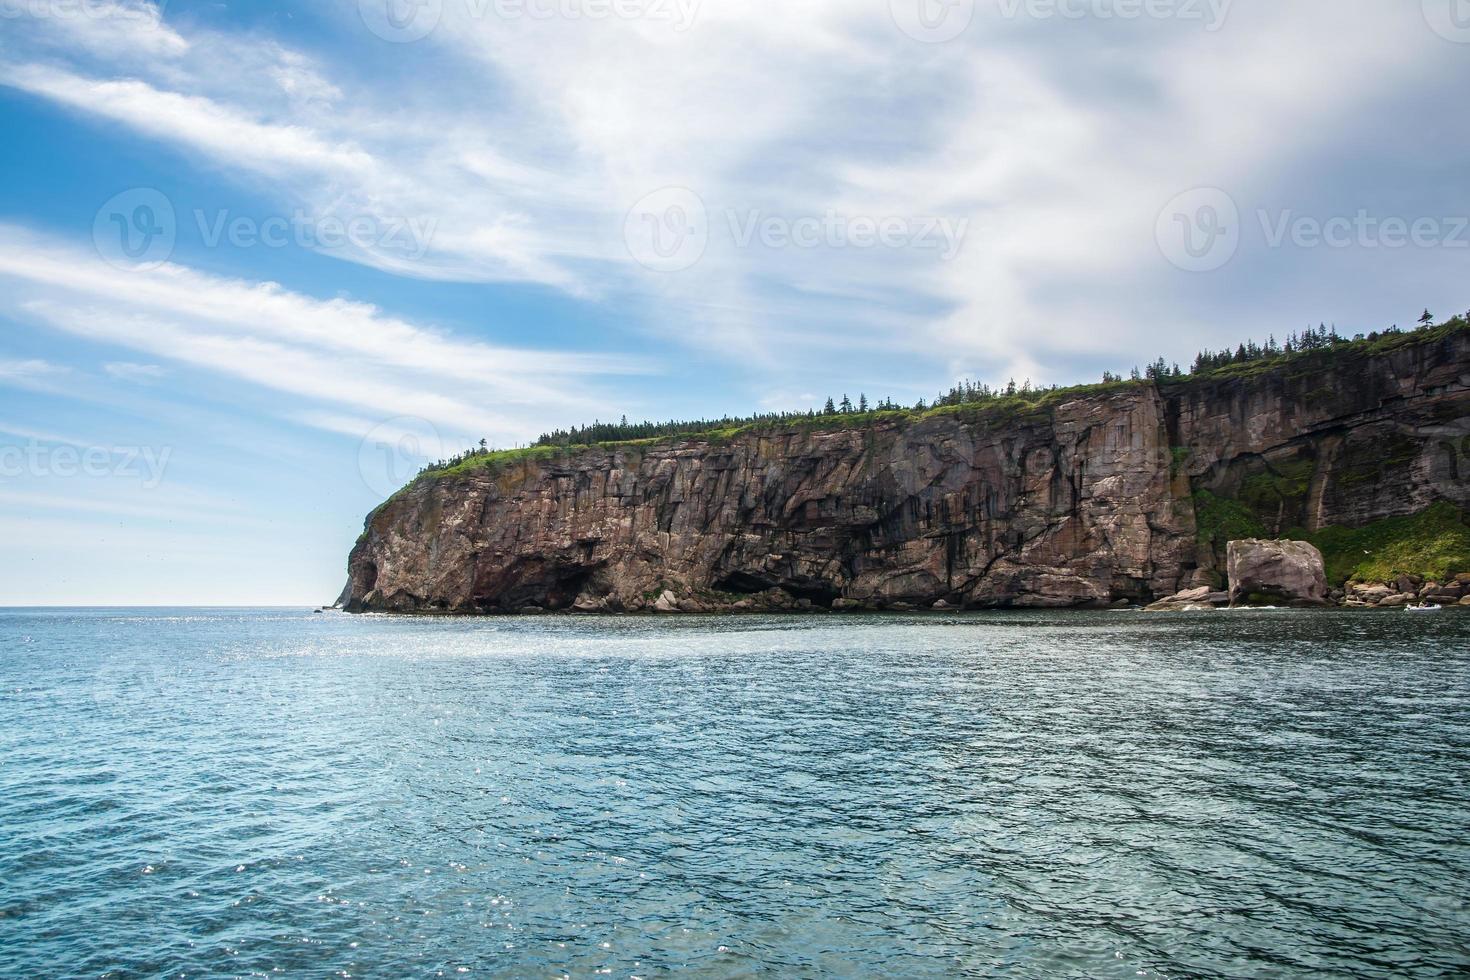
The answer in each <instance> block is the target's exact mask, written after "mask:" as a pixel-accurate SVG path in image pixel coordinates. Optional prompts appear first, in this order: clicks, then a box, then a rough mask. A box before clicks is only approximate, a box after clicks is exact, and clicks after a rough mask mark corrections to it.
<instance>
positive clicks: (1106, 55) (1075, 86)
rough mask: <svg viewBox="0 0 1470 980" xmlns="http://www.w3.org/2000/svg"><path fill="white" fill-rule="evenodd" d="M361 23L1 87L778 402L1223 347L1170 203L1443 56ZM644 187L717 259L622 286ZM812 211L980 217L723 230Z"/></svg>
mask: <svg viewBox="0 0 1470 980" xmlns="http://www.w3.org/2000/svg"><path fill="white" fill-rule="evenodd" d="M1166 6H1167V5H1166ZM356 7H357V5H356V4H355V3H346V4H339V5H338V6H337V7H334V8H332V10H333V11H334V12H336V13H338V14H340V15H341V17H342V18H343V19H342V20H341V22H340V25H341V27H342V28H343V30H345V31H348V32H353V33H351V34H349V35H347V36H348V37H352V38H357V39H359V40H362V41H364V42H365V43H370V44H371V47H370V48H369V49H368V50H371V51H373V52H374V53H375V57H378V58H380V59H382V60H381V62H380V67H381V69H382V70H381V71H378V72H373V73H367V74H364V73H362V72H356V71H349V70H346V69H345V68H343V67H340V66H336V67H334V64H333V59H334V58H348V57H352V56H353V55H352V54H351V49H350V48H349V51H348V53H345V54H344V53H343V52H341V51H333V50H330V49H323V50H318V51H312V52H301V51H296V50H291V49H288V48H286V47H284V46H283V45H282V43H281V42H279V41H276V40H271V39H266V38H262V37H260V36H259V35H255V34H250V35H245V34H241V35H229V34H221V33H210V32H207V31H203V30H198V29H196V30H192V31H190V32H187V34H186V33H184V32H182V28H180V29H178V32H176V33H175V36H177V37H178V42H177V43H172V42H170V43H169V45H168V47H169V49H170V51H171V52H172V55H171V57H169V58H165V59H158V60H157V61H156V62H155V63H152V64H150V65H147V66H142V67H140V66H139V65H137V64H135V63H134V62H131V61H128V60H127V59H126V58H125V57H124V54H125V52H124V51H123V49H124V48H125V47H126V42H123V41H119V42H118V44H117V47H118V49H119V50H118V52H117V54H116V56H115V59H114V62H113V63H112V64H110V65H109V64H107V63H105V62H104V63H103V64H102V65H100V66H99V65H97V64H94V63H90V62H84V63H78V62H77V61H74V62H73V63H71V64H56V63H50V62H47V61H46V59H45V58H43V57H41V55H42V54H46V55H48V56H49V55H51V54H52V53H53V52H39V53H38V52H37V51H33V50H31V49H25V48H23V49H22V51H21V53H22V54H24V55H25V56H26V57H24V58H14V59H12V62H13V63H12V67H10V68H9V69H5V70H4V72H3V76H0V77H3V79H4V81H5V82H6V83H7V84H10V85H12V86H15V87H18V88H21V89H24V90H25V91H28V92H31V93H33V94H35V95H37V96H40V97H43V98H47V99H50V100H53V101H55V102H57V103H59V104H62V105H66V106H68V107H70V108H72V109H75V110H76V111H78V112H84V113H88V114H90V115H93V116H97V117H102V118H105V119H107V120H110V121H112V122H115V123H118V124H122V125H124V126H126V127H128V128H129V129H131V130H133V131H135V132H137V133H140V134H143V135H146V136H148V137H150V138H152V139H155V140H157V141H159V142H161V143H164V144H168V145H172V146H176V147H180V148H182V149H185V150H187V151H189V152H191V153H197V154H201V155H203V156H204V157H206V158H207V159H208V160H209V162H210V163H211V164H213V165H215V166H218V167H221V168H223V169H225V170H227V171H229V172H233V173H235V174H237V175H238V176H239V177H240V178H241V179H248V180H258V179H260V178H265V179H266V181H267V187H268V188H269V190H270V192H271V193H274V194H277V195H279V196H280V198H281V204H282V207H283V208H285V207H288V206H289V207H295V206H298V205H300V206H305V207H306V208H308V209H309V210H311V211H312V212H314V213H316V214H318V215H331V214H335V215H344V216H345V215H368V216H372V217H374V218H375V219H377V220H382V221H389V220H394V219H395V218H406V217H411V218H415V219H419V220H421V221H423V222H424V223H425V224H426V226H427V225H432V227H433V228H434V229H435V231H434V234H433V236H432V241H431V242H430V243H429V247H428V248H427V250H426V252H425V254H424V255H423V256H422V258H418V259H414V258H411V257H409V256H406V255H404V254H403V253H402V252H400V251H396V250H393V249H387V248H381V247H368V248H360V249H351V250H337V251H336V252H334V253H333V254H336V255H338V256H339V257H342V258H348V259H351V260H353V261H358V262H363V263H366V264H368V265H372V266H374V267H376V268H379V269H383V270H386V271H389V272H392V273H395V274H399V275H404V276H413V277H421V278H431V279H450V280H464V281H495V280H512V281H524V282H532V283H539V284H544V285H549V286H553V287H555V288H558V289H562V290H565V291H567V292H569V293H571V294H573V295H576V296H580V297H586V298H589V299H594V300H602V301H605V302H608V303H610V304H617V306H618V308H619V311H620V312H621V313H622V314H623V317H622V319H623V320H624V321H625V322H626V323H627V324H628V326H627V328H626V329H627V330H628V331H629V333H630V334H631V333H633V332H634V331H645V330H653V331H655V332H657V333H659V334H660V335H661V336H662V337H663V338H664V339H665V340H666V341H667V342H670V343H674V344H678V345H681V346H683V347H685V348H697V349H701V350H705V351H717V352H719V353H720V354H721V355H722V356H725V357H730V356H733V357H735V358H737V359H738V360H739V362H740V363H743V364H756V365H761V366H763V368H764V370H765V372H767V373H780V374H783V375H786V376H787V377H783V378H781V379H779V380H780V382H781V383H782V384H790V385H792V386H796V385H799V384H802V381H801V380H799V379H798V377H796V376H798V375H806V376H813V375H816V376H821V375H823V374H824V373H827V372H831V371H834V370H838V369H839V365H842V364H851V363H867V364H871V363H872V359H873V358H874V357H878V356H883V355H884V354H885V353H886V357H885V361H886V362H889V363H891V361H892V360H893V359H894V358H895V357H899V356H904V357H906V358H908V359H909V360H908V363H907V364H906V365H905V367H906V369H908V368H911V367H912V366H913V364H914V363H915V362H923V363H926V364H927V365H928V370H929V371H931V372H933V373H934V376H935V377H936V380H939V379H942V378H943V377H944V376H945V374H946V373H948V372H950V371H954V372H960V371H971V370H978V371H980V372H981V373H988V374H989V376H991V377H992V378H995V377H1003V376H1005V375H1006V374H1009V373H1016V374H1018V375H1021V376H1025V375H1028V374H1029V375H1032V376H1034V377H1037V378H1038V379H1041V378H1046V377H1047V376H1048V374H1049V372H1048V371H1047V366H1048V364H1053V363H1055V362H1056V361H1057V360H1058V359H1059V358H1065V357H1075V356H1076V355H1077V354H1078V353H1088V354H1094V355H1103V354H1106V353H1110V352H1114V351H1117V350H1118V349H1119V348H1120V347H1121V348H1123V349H1124V350H1125V351H1126V352H1127V353H1125V354H1124V355H1123V356H1124V357H1137V356H1141V355H1142V356H1146V355H1148V354H1149V353H1151V351H1149V350H1148V349H1146V345H1147V344H1148V343H1149V342H1150V341H1151V340H1152V338H1151V337H1150V329H1151V328H1153V329H1154V332H1157V327H1158V326H1159V325H1160V322H1161V320H1163V321H1164V322H1167V324H1168V327H1169V330H1170V331H1171V332H1172V334H1173V335H1174V336H1175V337H1176V338H1177V337H1182V336H1186V335H1187V336H1190V337H1192V338H1195V339H1199V340H1214V341H1217V342H1225V341H1229V340H1235V339H1239V337H1238V336H1237V335H1236V333H1235V331H1237V330H1238V329H1239V326H1238V325H1235V324H1232V323H1229V322H1228V321H1227V322H1221V318H1220V316H1219V314H1218V313H1217V312H1215V311H1211V314H1212V315H1207V314H1206V313H1204V312H1202V311H1201V305H1200V303H1199V302H1198V301H1197V302H1195V303H1193V304H1191V303H1189V302H1188V301H1187V296H1188V292H1189V287H1188V286H1181V285H1180V282H1181V280H1180V277H1179V276H1178V275H1177V274H1176V273H1175V271H1174V270H1172V269H1171V268H1170V267H1168V265H1167V264H1166V263H1164V262H1162V261H1160V257H1159V255H1158V254H1157V246H1156V243H1155V242H1154V240H1153V226H1154V220H1155V218H1156V216H1157V214H1158V212H1159V209H1160V208H1161V207H1162V206H1163V205H1164V203H1165V202H1167V201H1168V200H1169V199H1170V198H1171V197H1173V196H1174V195H1175V194H1177V193H1179V192H1180V191H1183V190H1187V189H1189V188H1192V187H1196V186H1201V185H1217V186H1227V185H1228V186H1229V187H1230V188H1231V189H1232V190H1236V191H1239V192H1241V193H1244V194H1251V195H1254V194H1264V193H1266V189H1268V188H1270V187H1272V185H1273V182H1276V181H1279V180H1281V179H1283V178H1282V174H1283V172H1288V171H1290V170H1291V168H1293V167H1298V166H1302V165H1304V164H1305V163H1306V162H1307V161H1309V160H1311V159H1312V158H1313V156H1314V155H1315V154H1321V153H1330V152H1332V149H1333V147H1347V148H1352V147H1355V146H1357V145H1358V144H1359V143H1360V142H1361V137H1362V135H1363V133H1364V132H1365V131H1368V132H1371V130H1372V129H1373V128H1374V127H1375V126H1377V127H1380V128H1381V127H1382V126H1383V125H1384V120H1383V117H1382V113H1383V112H1384V111H1385V110H1384V109H1383V108H1382V104H1383V101H1384V100H1385V99H1386V98H1387V97H1388V96H1390V95H1391V94H1393V93H1396V92H1398V93H1402V92H1412V91H1414V90H1415V89H1416V87H1417V86H1422V85H1423V84H1424V80H1425V78H1426V77H1429V76H1430V75H1432V74H1433V73H1434V72H1435V71H1436V70H1438V71H1439V72H1440V73H1441V74H1443V69H1444V66H1445V65H1446V64H1449V63H1450V61H1449V59H1450V57H1451V56H1452V55H1453V54H1454V53H1455V52H1452V51H1449V50H1448V46H1447V45H1446V44H1445V42H1444V41H1443V40H1442V39H1440V38H1438V37H1437V36H1435V35H1434V34H1433V33H1432V31H1430V30H1429V29H1428V28H1427V26H1426V25H1425V24H1424V22H1423V18H1422V17H1421V16H1420V11H1419V10H1418V9H1417V5H1414V4H1408V5H1389V4H1383V3H1381V2H1378V0H1347V2H1341V0H1334V2H1329V0H1299V2H1295V3H1292V4H1280V3H1268V2H1265V0H1238V2H1236V3H1234V4H1232V5H1230V6H1229V7H1228V17H1227V19H1226V20H1225V22H1224V24H1223V25H1222V26H1220V29H1219V30H1206V29H1205V25H1204V23H1202V22H1197V21H1190V20H1177V21H1169V20H1150V19H1148V18H1142V19H1137V20H1131V21H1130V20H1123V19H1109V20H1104V19H1100V18H1095V17H1094V18H1088V17H1084V18H1083V19H1081V20H1074V19H1069V18H1062V17H1050V18H1047V17H1028V16H1026V15H1025V11H1026V10H1027V9H1028V8H1027V7H1026V5H1024V4H1022V5H1019V8H1018V9H1020V10H1021V11H1022V14H1021V15H1020V16H1016V17H1012V18H1007V17H1005V16H1003V12H1004V11H1005V10H1006V9H1007V8H1008V5H1004V4H1002V5H995V6H992V5H985V4H982V5H980V9H979V13H978V15H977V19H976V21H975V23H974V24H973V25H971V27H970V29H969V30H968V31H966V32H965V33H964V34H963V35H961V36H960V37H959V38H958V39H956V40H954V41H952V42H950V43H947V44H933V45H929V44H922V43H919V42H917V41H915V40H914V39H913V38H910V37H908V36H906V35H905V34H904V33H903V32H902V31H900V30H899V29H898V28H897V27H896V26H895V24H894V23H893V21H892V19H891V18H890V14H889V9H888V7H889V5H888V4H887V3H882V2H879V3H861V4H856V3H851V2H848V0H805V2H780V0H747V2H743V3H734V2H729V3H715V2H707V3H704V4H701V5H698V6H697V8H696V9H695V12H696V14H697V16H696V18H695V20H694V22H693V25H692V26H690V27H689V28H688V29H687V30H679V29H677V27H678V25H677V24H675V23H673V22H670V21H666V20H660V19H658V18H642V19H631V20H630V19H622V18H618V17H610V18H602V19H596V18H590V17H582V18H568V17H551V18H536V17H530V16H519V17H516V16H509V17H506V16H499V17H497V16H495V15H494V13H493V11H494V10H496V9H497V8H496V6H495V5H493V4H482V3H472V4H459V3H447V4H445V5H444V17H443V22H442V23H441V25H440V27H439V29H438V30H437V31H435V32H434V33H433V34H432V35H430V37H429V38H428V39H426V40H424V41H422V42H420V45H422V47H415V46H392V45H389V46H387V47H384V46H383V45H382V44H381V43H379V42H377V40H376V39H375V38H371V37H370V36H368V35H367V34H366V32H365V31H364V29H363V26H362V24H361V22H360V20H359V18H358V11H357V9H356ZM665 9H668V8H665ZM487 10H488V11H491V12H492V13H490V14H488V15H482V16H476V13H475V12H476V11H487ZM161 29H163V30H168V28H161ZM426 52H428V53H429V54H430V55H431V56H432V61H433V64H434V66H435V71H434V72H432V73H425V74H422V75H420V74H416V73H413V72H408V71H402V70H400V68H401V66H400V65H399V62H398V60H397V59H396V58H395V57H394V56H395V55H399V54H403V55H407V54H408V53H412V54H413V55H414V57H415V58H421V57H424V55H425V53H426ZM63 60H65V59H63ZM53 61H54V59H53ZM262 81H265V82H268V83H269V84H261V82H262ZM1446 84H1448V82H1447V81H1446ZM1441 90H1442V91H1444V90H1448V88H1446V87H1444V86H1442V87H1441ZM1372 100H1377V102H1376V103H1373V102H1372ZM1370 103H1371V104H1370ZM1375 105H1376V106H1377V108H1375ZM1365 112H1376V113H1378V114H1379V115H1377V116H1372V117H1365V116H1364V113H1365ZM1441 131H1442V132H1443V128H1441ZM665 186H681V187H687V188H691V189H693V190H695V191H696V192H697V193H698V194H699V196H700V197H701V198H702V200H703V202H704V204H705V205H706V207H707V208H708V211H709V216H710V243H709V247H708V250H707V253H706V255H705V257H704V259H703V260H702V261H701V262H699V263H698V265H697V266H695V267H694V268H691V269H689V270H686V271H684V272H680V273H677V274H657V273H650V272H648V271H646V270H644V269H642V268H641V267H639V266H638V265H637V264H636V263H635V262H634V261H632V258H631V256H630V255H629V253H628V251H627V250H626V248H625V247H624V243H623V241H622V238H621V235H622V225H623V220H624V216H625V215H626V213H627V211H628V209H629V207H630V206H632V205H633V203H634V202H636V201H638V200H639V199H640V198H642V197H643V196H644V195H646V194H648V193H649V192H650V191H654V190H657V189H658V188H661V187H665ZM829 212H833V213H836V214H837V215H839V216H842V217H845V218H849V219H851V218H883V217H893V216H898V217H904V218H908V219H914V220H923V219H925V218H928V217H941V218H945V219H948V220H950V221H952V222H961V221H968V222H969V223H970V226H969V234H968V235H967V237H966V238H965V240H964V243H963V244H964V247H963V250H962V251H961V253H960V254H959V256H958V257H957V258H955V259H954V260H952V261H943V260H942V259H941V258H940V257H939V256H938V255H937V254H936V253H935V252H932V251H923V250H915V249H895V248H852V247H847V248H830V247H818V248H810V249H806V248H793V247H768V246H762V245H760V244H755V245H749V246H744V247H742V246H740V245H739V244H738V243H737V242H736V241H734V237H735V236H734V235H733V234H732V229H731V225H732V223H735V222H746V221H750V220H752V219H756V218H760V217H774V218H777V219H780V220H784V221H787V222H790V221H791V220H794V219H800V218H803V217H813V216H815V217H821V216H823V215H826V214H827V213H829ZM1302 274H1303V275H1305V274H1306V273H1302ZM1170 290H1174V291H1176V292H1177V294H1178V295H1174V296H1166V294H1167V293H1168V292H1169V291H1170ZM1180 296H1184V297H1186V299H1183V300H1182V299H1181V298H1180ZM253 302H255V303H256V304H258V305H260V304H263V303H264V297H259V296H257V297H253ZM1211 321H1212V322H1213V324H1214V325H1213V327H1212V326H1210V325H1209V323H1210V322H1211ZM1211 330H1214V331H1215V334H1214V335H1212V334H1211ZM1221 330H1223V331H1226V332H1227V333H1226V334H1225V335H1221V334H1220V333H1219V331H1221ZM916 337H917V338H922V341H923V342H922V343H915V338H916ZM1139 345H1144V346H1145V349H1143V350H1137V349H1135V348H1136V347H1137V346H1139ZM885 366H887V365H886V364H885ZM1113 366H1114V367H1122V368H1126V367H1127V366H1128V365H1127V364H1126V363H1122V364H1114V365H1113Z"/></svg>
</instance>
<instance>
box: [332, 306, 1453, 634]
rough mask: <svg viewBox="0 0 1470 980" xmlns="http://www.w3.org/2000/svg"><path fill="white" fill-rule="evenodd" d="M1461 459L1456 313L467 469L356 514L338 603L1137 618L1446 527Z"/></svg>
mask: <svg viewBox="0 0 1470 980" xmlns="http://www.w3.org/2000/svg"><path fill="white" fill-rule="evenodd" d="M1467 466H1470V330H1467V329H1466V328H1465V326H1464V324H1463V322H1461V323H1459V324H1457V325H1454V326H1451V327H1446V328H1439V329H1437V330H1434V331H1429V332H1426V333H1425V334H1422V335H1404V336H1402V337H1399V338H1396V339H1394V340H1392V341H1391V342H1387V343H1377V344H1369V343H1360V344H1353V345H1349V346H1348V347H1347V348H1345V349H1338V350H1331V351H1318V352H1314V353H1311V354H1303V355H1299V356H1297V357H1293V358H1289V359H1282V360H1280V361H1278V362H1273V363H1270V364H1243V365H1236V366H1234V367H1233V368H1231V369H1227V370H1222V371H1217V372H1214V373H1212V374H1209V375H1206V376H1203V377H1200V378H1188V379H1183V380H1175V381H1161V382H1120V383H1116V384H1111V385H1102V386H1095V387H1092V388H1086V389H1072V390H1063V391H1052V392H1046V393H1043V394H1040V395H1037V396H1034V397H1032V398H1030V399H1025V398H1008V399H1001V400H998V401H996V402H994V403H982V404H979V405H969V406H959V407H954V408H944V409H937V410H932V411H929V412H925V413H917V412H905V411H894V412H877V413H869V414H866V415H854V416H842V417H836V418H834V417H830V416H828V417H821V418H817V419H814V420H811V421H809V422H808V421H801V422H794V423H783V424H760V425H752V426H749V427H746V428H743V429H737V430H732V431H722V432H715V433H707V434H703V435H696V436H688V437H682V438H672V439H666V440H651V441H649V442H646V443H639V444H614V445H603V446H588V447H580V448H571V449H553V448H550V447H542V448H538V449H535V450H526V451H519V452H508V453H498V454H488V455H484V456H480V457H472V458H471V459H470V460H469V461H467V462H465V463H462V464H460V465H457V466H454V467H450V468H446V469H443V470H438V471H429V472H426V473H425V474H423V475H422V476H420V477H419V478H418V479H416V480H415V481H414V482H413V483H411V484H410V485H409V486H408V487H406V488H404V490H402V491H401V492H399V493H398V494H397V495H395V496H394V497H393V498H392V499H390V500H389V501H387V502H386V503H385V504H383V505H382V506H381V507H380V508H379V509H378V510H376V511H375V512H374V513H373V514H372V515H371V516H370V517H369V518H368V521H367V526H366V529H365V530H364V533H363V536H362V538H361V539H360V540H359V542H358V544H357V546H356V547H355V548H354V549H353V552H352V555H351V558H350V562H349V581H348V584H347V588H346V590H345V591H344V593H343V596H342V604H343V605H344V607H345V608H347V609H349V610H352V611H390V612H514V611H520V610H524V609H526V608H528V607H536V608H540V609H546V610H563V609H574V608H575V609H578V610H582V611H638V610H642V609H653V608H655V607H656V606H658V607H660V608H665V609H668V608H678V609H682V610H685V611H702V610H713V609H724V608H736V609H769V608H791V607H796V606H800V607H807V606H823V607H833V606H835V607H837V608H844V607H859V606H861V607H873V608H905V607H929V606H933V605H934V604H936V603H941V604H943V605H947V606H952V607H958V608H994V607H1015V608H1049V607H1069V606H1088V605H1091V606H1103V605H1108V604H1111V603H1114V602H1119V601H1124V600H1126V601H1129V602H1147V601H1151V600H1153V599H1155V598H1157V597H1159V596H1165V595H1170V594H1173V593H1176V592H1178V591H1180V590H1181V589H1184V588H1187V587H1191V586H1199V585H1206V584H1214V585H1219V583H1220V581H1221V572H1222V571H1223V569H1224V564H1225V546H1226V544H1227V543H1228V540H1230V539H1231V538H1233V537H1304V538H1310V537H1311V536H1312V535H1315V534H1318V533H1323V532H1326V531H1328V530H1332V529H1338V530H1340V529H1343V528H1348V529H1352V528H1362V527H1365V526H1368V525H1372V524H1373V523H1374V522H1378V521H1384V520H1387V519H1393V518H1408V517H1412V516H1413V515H1417V514H1421V513H1424V512H1426V511H1427V510H1429V509H1431V508H1435V507H1438V508H1440V509H1441V510H1443V509H1444V508H1445V506H1446V505H1449V506H1450V507H1451V508H1453V509H1454V513H1456V514H1457V515H1458V517H1459V519H1461V520H1463V515H1464V513H1465V511H1466V509H1467V508H1470V474H1467V472H1466V471H1467ZM1338 584H1340V583H1338Z"/></svg>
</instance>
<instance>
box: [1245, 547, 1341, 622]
mask: <svg viewBox="0 0 1470 980" xmlns="http://www.w3.org/2000/svg"><path fill="white" fill-rule="evenodd" d="M1226 565H1227V567H1228V571H1229V575H1230V604H1231V605H1232V606H1248V605H1253V604H1261V603H1268V604H1272V605H1278V604H1279V605H1292V606H1325V605H1326V604H1327V569H1326V565H1325V563H1324V562H1323V561H1322V552H1320V551H1318V550H1317V549H1316V548H1314V547H1313V546H1312V545H1310V544H1307V543H1306V542H1305V541H1255V540H1250V541H1232V542H1230V544H1229V546H1228V547H1227V548H1226Z"/></svg>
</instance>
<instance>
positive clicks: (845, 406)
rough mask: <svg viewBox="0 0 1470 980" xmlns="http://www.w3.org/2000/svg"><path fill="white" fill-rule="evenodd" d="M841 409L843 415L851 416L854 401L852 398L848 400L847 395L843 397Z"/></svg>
mask: <svg viewBox="0 0 1470 980" xmlns="http://www.w3.org/2000/svg"><path fill="white" fill-rule="evenodd" d="M839 408H840V409H841V411H842V414H843V415H851V414H852V399H851V398H848V397H847V396H846V395H843V396H842V404H841V405H840V406H839Z"/></svg>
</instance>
